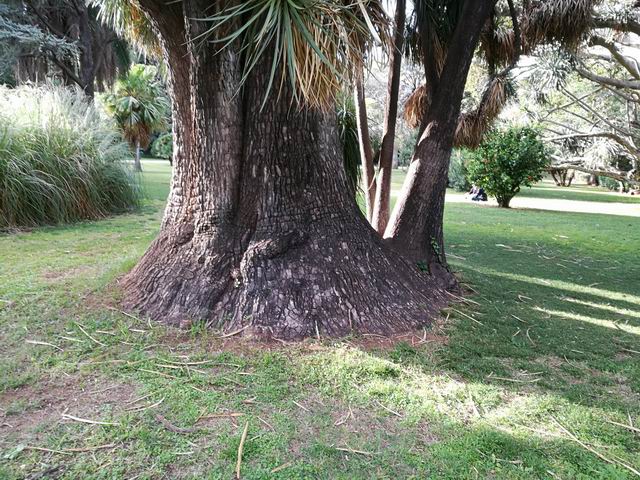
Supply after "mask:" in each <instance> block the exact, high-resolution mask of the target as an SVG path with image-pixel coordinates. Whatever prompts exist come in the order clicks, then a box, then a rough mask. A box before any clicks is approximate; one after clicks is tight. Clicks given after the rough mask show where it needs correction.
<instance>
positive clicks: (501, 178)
mask: <svg viewBox="0 0 640 480" xmlns="http://www.w3.org/2000/svg"><path fill="white" fill-rule="evenodd" d="M548 165H549V157H548V155H547V152H546V151H545V148H544V144H543V143H542V142H541V141H540V139H539V136H538V133H537V132H536V131H535V130H533V129H531V128H528V127H520V128H517V127H512V128H509V129H508V130H505V131H500V130H496V131H494V132H491V133H490V134H489V135H488V136H487V138H486V139H485V140H484V141H483V142H482V143H481V144H480V146H479V147H478V148H477V149H475V150H474V151H473V153H472V156H471V160H470V161H469V163H468V165H467V169H468V176H469V181H470V182H472V183H475V184H476V185H479V186H480V187H482V188H484V189H485V191H486V192H487V194H489V195H491V196H493V197H496V199H497V200H498V205H499V206H500V207H502V208H509V203H510V202H511V199H513V197H515V196H516V195H517V194H518V192H520V189H521V188H522V187H523V186H525V187H531V186H532V185H533V184H535V183H537V182H539V181H540V180H542V178H543V174H544V172H545V169H546V168H547V167H548Z"/></svg>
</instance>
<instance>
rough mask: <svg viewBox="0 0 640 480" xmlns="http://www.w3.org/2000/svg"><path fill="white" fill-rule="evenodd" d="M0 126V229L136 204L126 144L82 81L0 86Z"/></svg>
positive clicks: (92, 215)
mask: <svg viewBox="0 0 640 480" xmlns="http://www.w3.org/2000/svg"><path fill="white" fill-rule="evenodd" d="M0 132H2V133H1V134H0V229H5V228H16V227H33V226H37V225H45V224H56V223H65V222H72V221H77V220H83V219H94V218H100V217H103V216H105V215H109V214H112V213H118V212H122V211H126V210H129V209H131V208H133V207H135V206H136V205H138V202H139V186H138V183H137V179H136V177H135V176H134V175H133V172H132V171H131V169H130V168H129V166H128V164H127V163H126V161H127V160H129V159H130V156H131V155H130V153H129V151H128V148H127V145H126V144H125V143H124V142H123V141H122V138H121V136H120V135H119V133H118V131H117V129H116V127H115V125H113V124H112V123H111V122H109V121H107V119H105V118H104V117H103V116H102V115H100V112H99V111H98V110H97V109H96V108H95V106H94V105H93V104H90V103H88V102H87V100H86V97H85V96H84V94H83V93H82V92H81V91H80V90H79V89H75V90H72V89H65V88H61V87H53V86H47V87H38V88H36V87H32V86H22V87H19V88H16V89H9V88H6V87H0Z"/></svg>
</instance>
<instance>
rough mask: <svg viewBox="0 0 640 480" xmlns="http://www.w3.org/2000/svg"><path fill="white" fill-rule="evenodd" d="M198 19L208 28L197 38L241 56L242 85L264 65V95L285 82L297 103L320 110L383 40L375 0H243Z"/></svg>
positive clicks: (385, 34) (382, 25)
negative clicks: (266, 69)
mask: <svg viewBox="0 0 640 480" xmlns="http://www.w3.org/2000/svg"><path fill="white" fill-rule="evenodd" d="M203 21H206V22H208V24H209V28H208V29H207V31H206V33H205V34H203V35H202V36H200V38H199V39H198V40H200V41H203V42H204V41H208V42H212V43H214V44H215V45H216V46H217V47H218V48H220V49H224V48H226V47H228V46H231V45H234V48H236V45H240V48H241V49H242V51H243V52H245V66H244V76H243V81H244V79H246V78H247V77H248V75H249V73H250V72H251V71H253V69H254V68H255V67H256V65H257V64H259V62H261V61H268V62H269V64H270V70H271V72H270V75H269V79H268V82H267V85H266V90H265V91H266V93H265V95H269V94H270V93H271V91H272V90H273V89H274V88H275V89H276V90H277V91H278V92H280V91H281V89H282V88H283V86H284V83H285V82H288V83H289V85H290V88H291V90H292V92H293V95H294V97H295V99H296V100H298V101H304V103H306V104H308V105H313V106H318V107H324V108H333V105H335V99H336V96H337V95H338V93H339V92H340V90H341V88H342V86H343V83H344V80H345V79H350V78H351V77H352V75H353V72H355V71H358V68H357V67H358V66H359V65H360V64H361V63H362V62H363V61H364V57H365V56H366V52H367V50H368V49H370V48H371V47H372V46H373V45H374V44H376V43H377V44H380V43H381V41H386V40H387V39H388V31H387V30H388V21H387V17H386V15H385V13H384V10H383V9H382V6H381V5H380V2H379V1H377V0H355V1H352V0H286V1H283V0H247V1H245V2H239V3H238V4H235V5H231V6H228V7H225V8H223V9H222V10H221V11H220V12H217V13H214V14H212V15H211V16H209V17H207V18H205V19H204V20H203Z"/></svg>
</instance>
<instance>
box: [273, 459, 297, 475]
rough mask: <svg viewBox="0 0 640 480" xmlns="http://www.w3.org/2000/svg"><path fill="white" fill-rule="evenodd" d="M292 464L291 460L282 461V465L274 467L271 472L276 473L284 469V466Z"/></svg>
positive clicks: (287, 466)
mask: <svg viewBox="0 0 640 480" xmlns="http://www.w3.org/2000/svg"><path fill="white" fill-rule="evenodd" d="M292 465H293V462H287V463H283V464H282V465H280V466H279V467H276V468H274V469H272V470H271V473H277V472H279V471H280V470H284V469H285V468H289V467H290V466H292Z"/></svg>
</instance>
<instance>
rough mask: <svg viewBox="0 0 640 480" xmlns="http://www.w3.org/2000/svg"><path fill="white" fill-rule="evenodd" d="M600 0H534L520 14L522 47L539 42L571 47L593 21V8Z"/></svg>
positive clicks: (527, 48)
mask: <svg viewBox="0 0 640 480" xmlns="http://www.w3.org/2000/svg"><path fill="white" fill-rule="evenodd" d="M599 3H602V0H534V1H531V2H529V3H528V6H527V8H525V10H524V12H523V17H522V21H521V24H522V37H523V40H524V42H523V45H524V46H525V51H527V52H530V51H531V50H532V49H533V48H535V47H536V46H538V45H541V44H542V43H552V42H559V43H561V44H562V45H564V46H565V47H567V48H569V49H572V48H575V47H577V46H578V45H579V44H580V42H581V41H582V40H583V39H584V34H585V33H586V32H587V31H588V30H589V29H590V28H591V26H592V24H593V12H594V9H595V7H596V6H597V5H598V4H599Z"/></svg>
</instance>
